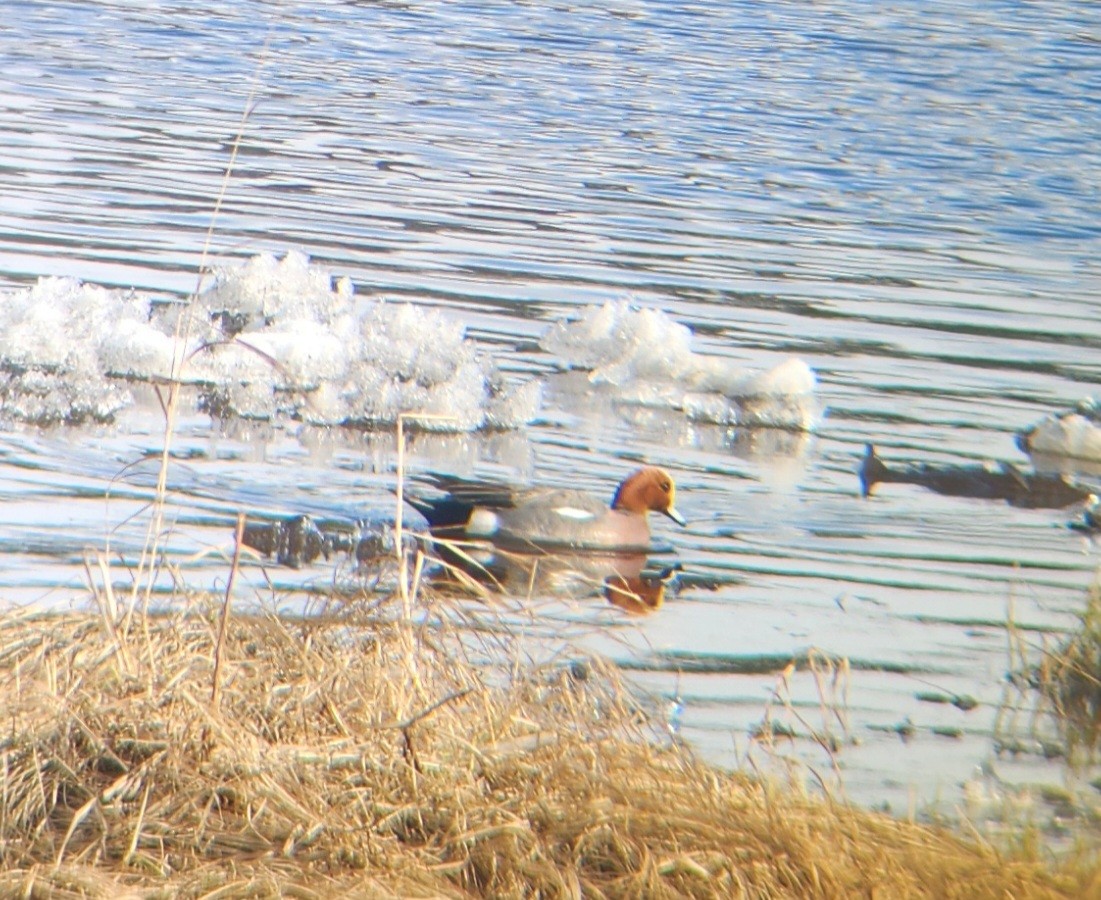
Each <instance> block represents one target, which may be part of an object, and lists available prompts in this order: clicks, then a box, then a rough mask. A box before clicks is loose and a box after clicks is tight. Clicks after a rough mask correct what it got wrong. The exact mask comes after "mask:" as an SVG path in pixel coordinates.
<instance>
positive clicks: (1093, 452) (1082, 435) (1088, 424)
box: [1017, 399, 1101, 462]
mask: <svg viewBox="0 0 1101 900" xmlns="http://www.w3.org/2000/svg"><path fill="white" fill-rule="evenodd" d="M1017 443H1018V444H1019V445H1020V447H1021V449H1022V450H1024V451H1025V452H1026V453H1029V454H1033V455H1037V456H1062V457H1068V458H1070V459H1082V460H1089V461H1090V462H1101V403H1099V402H1098V401H1097V400H1096V399H1087V400H1083V401H1082V402H1081V403H1079V404H1078V405H1077V406H1076V407H1075V408H1074V409H1071V410H1067V411H1065V412H1060V413H1052V414H1051V415H1047V416H1044V417H1043V418H1042V419H1041V420H1040V421H1039V422H1037V423H1036V424H1035V425H1033V426H1031V427H1030V428H1027V429H1025V430H1024V431H1022V432H1020V434H1018V435H1017Z"/></svg>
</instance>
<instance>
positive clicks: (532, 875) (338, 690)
mask: <svg viewBox="0 0 1101 900" xmlns="http://www.w3.org/2000/svg"><path fill="white" fill-rule="evenodd" d="M218 633H219V620H218V616H217V615H216V614H215V612H214V611H211V612H210V614H208V615H204V614H200V613H192V614H190V615H173V616H162V617H149V618H148V619H146V620H144V621H141V620H138V621H136V622H135V623H134V624H133V625H132V627H131V628H130V629H129V630H128V632H126V633H120V632H119V631H118V630H117V629H115V628H113V627H112V626H111V624H110V623H109V622H108V621H107V620H106V619H104V618H103V617H101V616H99V615H93V614H67V615H27V614H23V613H19V612H9V613H6V614H3V615H2V616H0V691H2V692H3V698H4V699H3V702H2V704H0V708H2V709H3V715H4V721H3V726H2V727H3V736H2V743H0V764H2V766H3V798H2V811H0V868H2V870H3V872H2V874H0V896H3V897H7V896H12V897H15V896H20V897H77V896H91V897H112V898H120V897H128V896H134V897H167V896H182V897H194V898H198V897H207V898H214V897H275V896H281V895H287V896H299V897H330V896H350V897H385V896H400V897H531V896H541V897H581V896H584V897H679V896H686V897H798V898H804V897H837V898H849V897H931V898H932V897H936V898H949V897H961V898H962V897H966V898H982V897H998V898H1003V897H1018V898H1020V897H1079V896H1087V895H1091V894H1092V895H1101V886H1099V885H1101V882H1099V881H1098V879H1097V878H1095V877H1094V876H1092V875H1090V874H1088V873H1085V872H1083V871H1081V870H1074V871H1071V870H1066V869H1065V870H1063V871H1056V870H1054V869H1052V868H1049V867H1047V866H1046V865H1045V864H1043V863H1041V862H1036V861H1029V860H1025V859H1021V858H1016V859H1013V858H1006V857H1005V856H1002V855H999V853H998V852H996V851H995V850H993V849H992V848H990V847H988V846H984V845H981V844H978V843H974V842H970V841H968V840H964V839H961V838H960V837H958V836H954V835H952V834H950V833H948V832H943V831H935V830H931V829H928V828H924V827H918V826H914V825H910V824H906V823H901V822H898V821H895V820H892V819H890V818H887V817H884V816H880V815H874V814H871V813H867V812H861V811H857V810H853V809H851V808H847V807H843V806H837V805H831V804H828V803H825V802H821V801H817V800H811V799H806V798H802V797H800V796H799V795H797V794H796V793H794V792H791V791H785V790H782V789H778V788H775V787H770V786H766V785H762V784H760V783H756V782H754V781H752V780H750V779H749V778H746V777H743V776H740V775H731V774H728V773H724V772H721V771H718V770H716V769H714V768H712V767H709V766H707V765H704V764H702V763H700V762H697V761H695V760H693V759H692V758H691V757H690V756H689V755H688V754H687V753H685V752H684V751H681V750H679V749H677V748H676V747H673V746H670V745H669V744H668V742H663V741H661V740H659V739H656V733H655V732H653V731H652V730H651V725H650V723H648V722H647V720H646V717H645V714H644V713H643V712H642V711H641V710H640V709H639V708H638V706H637V705H636V704H635V703H633V702H632V701H631V700H630V698H629V695H628V694H627V693H626V692H624V691H623V690H622V689H621V687H620V686H619V685H618V684H617V681H616V676H615V673H614V672H612V671H610V670H606V669H604V668H603V667H602V666H601V665H600V664H599V663H597V664H594V665H593V666H592V667H590V668H587V669H584V670H582V671H578V670H576V669H574V670H570V669H568V668H567V669H555V668H546V669H540V668H530V667H528V668H524V667H516V668H514V669H513V670H512V671H511V673H508V672H502V671H501V670H500V669H494V670H492V677H490V671H491V670H489V669H487V668H485V667H482V666H478V665H475V664H474V663H473V662H472V661H470V660H468V659H467V653H466V651H465V650H464V649H463V643H462V642H460V641H459V640H458V637H457V633H455V632H452V631H449V630H448V629H447V628H443V627H433V628H428V627H423V628H420V629H419V630H418V629H409V628H407V627H405V626H403V625H402V624H401V622H400V621H398V622H395V621H387V620H385V619H384V618H381V617H378V616H377V615H368V614H364V615H362V616H359V617H357V616H355V615H349V616H344V617H341V618H339V619H336V620H333V619H326V620H323V619H317V620H310V621H301V620H297V621H291V620H287V619H280V618H276V617H274V616H263V615H255V616H250V617H237V618H231V619H230V620H229V622H228V627H227V628H226V632H225V637H224V642H223V644H222V649H221V657H222V662H221V669H220V672H219V674H218V679H217V680H218V682H219V685H218V690H217V691H216V692H215V691H214V690H213V688H214V681H215V679H214V668H215V652H214V648H215V646H216V645H217V644H218ZM213 693H216V694H217V697H214V696H212V694H213Z"/></svg>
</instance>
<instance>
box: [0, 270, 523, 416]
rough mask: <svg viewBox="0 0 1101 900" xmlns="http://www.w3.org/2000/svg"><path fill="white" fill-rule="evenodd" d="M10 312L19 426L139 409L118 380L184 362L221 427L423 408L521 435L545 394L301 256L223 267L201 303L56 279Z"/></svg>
mask: <svg viewBox="0 0 1101 900" xmlns="http://www.w3.org/2000/svg"><path fill="white" fill-rule="evenodd" d="M3 301H4V302H2V303H0V415H6V416H7V417H9V418H15V419H21V420H27V421H34V422H42V423H45V422H58V421H69V422H77V421H82V420H85V419H89V418H90V419H95V420H99V421H107V420H110V419H111V417H112V416H113V415H114V414H115V413H116V412H117V411H118V410H119V409H121V408H122V407H123V406H125V405H126V404H128V403H129V402H130V396H129V393H128V392H127V391H126V389H125V383H124V382H122V381H120V379H135V380H147V381H159V380H164V379H168V378H171V377H173V374H174V371H173V367H174V365H175V366H176V368H175V376H176V377H179V378H180V379H181V380H183V381H185V382H188V383H191V384H197V385H199V386H200V387H201V391H202V403H203V405H204V407H205V408H206V409H208V410H209V411H211V412H212V413H214V414H216V415H221V416H231V415H235V416H240V417H242V418H250V419H271V418H273V417H276V416H280V415H287V416H292V417H295V418H299V419H303V420H305V421H308V422H312V423H316V424H367V425H388V424H391V423H393V422H395V421H396V420H397V418H398V416H399V415H401V414H403V413H405V414H415V413H423V414H425V416H426V418H424V419H423V420H421V421H419V424H420V425H421V426H422V427H425V428H431V429H433V430H438V431H471V430H475V429H480V428H491V429H496V428H517V427H520V426H522V425H524V424H526V423H527V422H530V421H531V420H532V419H533V418H534V417H535V415H536V414H537V413H538V410H539V403H540V392H539V388H538V385H537V384H534V383H532V384H521V385H515V386H511V385H508V384H506V382H505V379H504V378H503V377H502V376H501V375H500V373H499V372H498V371H497V369H496V367H495V366H494V365H493V362H492V360H490V359H489V358H488V357H487V356H486V355H485V354H484V353H480V352H478V350H477V348H476V346H475V344H474V343H473V342H472V341H471V340H469V339H467V338H466V336H465V329H464V328H463V325H462V323H460V322H456V321H454V320H453V319H450V318H448V317H447V316H445V315H443V314H442V313H440V312H438V311H435V310H428V309H422V308H419V307H416V306H413V305H411V304H407V303H401V304H395V303H387V302H384V301H369V300H366V299H360V298H357V297H356V295H355V290H354V288H353V286H352V283H351V281H350V280H349V279H347V278H341V279H339V280H337V281H335V283H334V280H333V278H332V277H331V276H330V275H329V273H328V272H326V271H325V270H324V269H323V268H321V267H319V266H315V265H312V264H311V263H310V260H309V257H307V256H305V255H304V254H302V253H295V252H291V253H287V254H286V256H284V257H283V258H282V259H276V258H275V257H274V256H270V255H261V256H257V257H255V258H253V259H252V260H250V261H249V262H248V263H246V264H245V265H243V266H241V267H239V268H235V269H227V270H223V271H219V272H217V273H215V278H214V284H213V286H212V288H211V289H210V290H208V291H205V292H204V293H202V294H200V295H199V296H198V297H197V298H195V300H194V301H193V302H191V303H190V304H188V303H183V302H180V303H174V304H168V305H159V306H158V305H154V304H152V303H151V301H150V299H149V298H148V297H143V296H141V295H138V294H136V293H134V292H124V291H113V290H107V289H105V288H101V287H97V286H95V285H87V284H82V283H81V282H79V281H75V280H72V279H57V278H44V279H42V280H41V281H40V282H39V283H38V285H36V286H35V287H34V288H30V289H27V290H22V291H17V292H15V293H13V294H11V295H10V296H8V297H6V298H3ZM181 361H182V365H180V364H179V363H180V362H181Z"/></svg>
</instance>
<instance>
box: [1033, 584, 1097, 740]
mask: <svg viewBox="0 0 1101 900" xmlns="http://www.w3.org/2000/svg"><path fill="white" fill-rule="evenodd" d="M1019 670H1020V671H1028V670H1029V667H1028V666H1027V665H1025V664H1022V665H1021V666H1020V667H1019ZM1034 681H1035V683H1036V684H1037V685H1038V687H1039V688H1040V690H1041V692H1042V695H1043V697H1044V698H1045V700H1046V701H1047V704H1048V711H1050V712H1051V714H1052V718H1053V721H1054V722H1055V724H1056V726H1057V729H1058V732H1059V735H1060V737H1061V738H1062V739H1063V741H1064V743H1065V745H1066V753H1067V755H1068V757H1071V758H1074V757H1077V756H1083V757H1086V758H1089V757H1091V756H1096V754H1097V751H1098V749H1099V748H1101V586H1098V585H1094V586H1093V587H1092V588H1091V589H1090V592H1089V595H1088V598H1087V601H1086V608H1085V609H1084V610H1083V612H1082V614H1081V627H1080V628H1079V629H1078V630H1077V631H1075V632H1073V633H1072V634H1070V635H1068V637H1067V638H1066V640H1064V641H1063V642H1061V643H1060V644H1059V646H1057V647H1056V648H1055V649H1054V650H1052V651H1046V652H1045V653H1044V654H1043V659H1042V661H1041V663H1040V665H1039V666H1038V667H1037V668H1036V672H1035V678H1034Z"/></svg>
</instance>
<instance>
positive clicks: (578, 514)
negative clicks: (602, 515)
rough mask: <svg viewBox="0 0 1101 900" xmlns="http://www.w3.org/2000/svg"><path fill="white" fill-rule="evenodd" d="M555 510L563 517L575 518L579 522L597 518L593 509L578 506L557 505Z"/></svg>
mask: <svg viewBox="0 0 1101 900" xmlns="http://www.w3.org/2000/svg"><path fill="white" fill-rule="evenodd" d="M554 512H555V513H556V514H558V515H560V516H561V517H562V518H563V519H573V520H575V521H577V522H584V521H587V520H589V519H595V518H596V514H595V513H594V512H593V511H592V510H588V509H578V508H577V507H576V506H556V507H555V508H554Z"/></svg>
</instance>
